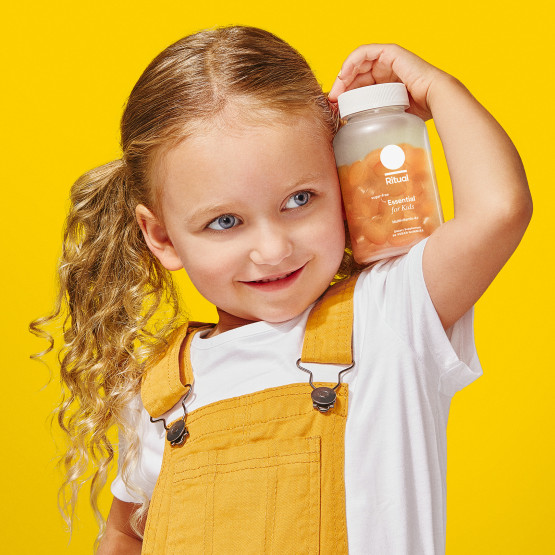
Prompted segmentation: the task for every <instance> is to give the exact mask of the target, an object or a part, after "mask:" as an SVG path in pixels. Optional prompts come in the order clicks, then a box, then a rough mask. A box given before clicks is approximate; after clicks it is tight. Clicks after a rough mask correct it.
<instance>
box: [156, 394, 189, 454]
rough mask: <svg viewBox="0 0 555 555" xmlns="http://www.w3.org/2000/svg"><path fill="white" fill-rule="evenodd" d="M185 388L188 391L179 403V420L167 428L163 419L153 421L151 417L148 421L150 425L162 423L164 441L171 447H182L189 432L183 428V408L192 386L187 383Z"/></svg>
mask: <svg viewBox="0 0 555 555" xmlns="http://www.w3.org/2000/svg"><path fill="white" fill-rule="evenodd" d="M185 387H189V389H188V390H187V393H185V397H183V400H182V401H181V406H182V407H183V416H182V417H181V418H180V419H179V420H177V421H175V422H174V423H173V424H172V425H171V426H169V427H168V426H167V425H166V420H165V419H164V418H157V419H156V420H154V419H153V418H152V416H151V417H150V421H151V422H152V423H155V422H163V423H164V429H165V430H166V432H167V433H166V439H167V440H168V441H169V442H170V444H171V446H172V447H177V446H179V445H183V443H184V442H185V440H186V439H187V436H188V435H189V430H188V429H187V427H186V426H185V419H186V418H187V407H185V401H186V400H187V397H189V394H190V393H191V390H192V389H193V386H192V385H191V384H190V383H188V384H185Z"/></svg>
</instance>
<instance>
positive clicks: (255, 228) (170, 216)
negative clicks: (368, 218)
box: [137, 119, 345, 334]
mask: <svg viewBox="0 0 555 555" xmlns="http://www.w3.org/2000/svg"><path fill="white" fill-rule="evenodd" d="M157 182H158V185H159V186H161V187H162V190H163V195H162V196H163V198H162V211H163V214H164V220H165V221H164V225H162V224H161V223H160V222H158V221H157V220H156V219H155V218H154V219H152V218H153V216H152V215H151V213H150V212H149V211H148V210H147V209H146V208H145V207H143V206H139V207H137V218H138V220H139V223H140V224H141V227H142V229H143V232H144V233H145V238H147V242H148V244H149V247H150V248H151V250H152V251H153V252H154V254H155V255H156V256H158V258H159V259H160V261H161V262H162V264H163V265H164V266H165V267H166V268H168V269H169V270H177V269H179V268H181V267H183V268H185V271H186V272H187V274H188V275H189V277H190V279H191V281H192V282H193V284H194V285H195V287H196V288H197V289H198V291H199V292H200V293H201V294H202V295H203V296H204V297H205V298H206V299H208V300H209V301H210V302H212V303H214V304H215V305H216V307H217V309H218V313H219V318H220V320H219V323H218V326H217V328H216V330H215V331H214V334H216V333H221V332H223V331H226V330H229V329H232V328H235V327H238V326H241V325H244V324H246V323H250V322H252V321H258V320H266V321H268V322H283V321H285V320H289V319H291V318H293V317H295V316H297V315H299V314H301V313H302V312H303V311H304V310H305V309H306V308H307V307H308V306H309V305H310V304H311V303H312V302H314V301H315V300H316V299H317V298H318V297H319V296H320V295H321V294H322V293H323V292H324V291H325V289H326V288H327V287H328V285H329V283H330V281H331V280H332V279H333V277H334V275H335V274H336V272H337V270H338V268H339V265H340V263H341V260H342V257H343V252H344V248H345V232H344V226H343V211H342V204H341V194H340V189H339V183H338V178H337V172H336V168H335V161H334V157H333V152H332V150H331V148H330V145H329V140H327V139H326V138H325V136H324V134H323V133H322V131H321V130H320V129H319V127H318V126H317V125H316V123H315V122H313V121H311V120H308V119H306V120H305V119H295V120H293V119H291V124H288V125H285V124H279V125H272V126H263V125H248V124H245V123H243V124H241V123H237V125H233V126H231V125H226V126H225V127H222V126H219V127H218V126H215V125H214V126H212V125H211V126H210V127H208V128H207V129H206V131H205V132H203V133H201V134H198V133H197V134H196V135H194V136H193V137H191V138H189V139H187V140H185V141H183V142H182V143H181V144H180V145H179V146H177V147H176V148H175V149H173V150H171V151H170V152H169V153H168V154H166V155H165V156H164V158H163V159H162V161H161V163H160V165H159V168H158V170H157ZM141 221H142V222H143V223H141Z"/></svg>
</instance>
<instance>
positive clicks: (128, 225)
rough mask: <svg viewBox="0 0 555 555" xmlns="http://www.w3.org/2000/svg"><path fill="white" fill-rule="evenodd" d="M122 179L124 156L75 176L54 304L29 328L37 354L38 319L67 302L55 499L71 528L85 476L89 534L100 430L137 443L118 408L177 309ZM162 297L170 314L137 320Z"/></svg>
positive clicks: (104, 467)
mask: <svg viewBox="0 0 555 555" xmlns="http://www.w3.org/2000/svg"><path fill="white" fill-rule="evenodd" d="M127 181H128V180H127V175H126V166H125V164H124V162H123V161H122V160H116V161H113V162H109V163H107V164H105V165H103V166H100V167H98V168H95V169H93V170H91V171H89V172H87V173H85V174H84V175H83V176H81V177H80V178H79V179H78V180H77V181H76V182H75V184H74V185H73V187H72V189H71V208H70V211H69V214H68V216H67V219H66V222H65V228H64V238H63V248H62V255H61V258H60V261H59V269H58V270H59V292H58V296H57V300H56V304H55V308H54V311H53V312H52V314H50V315H49V316H47V317H45V318H39V319H37V320H34V321H33V322H31V324H30V331H31V332H32V333H34V334H35V335H37V336H40V337H43V338H46V339H48V341H49V342H50V347H49V348H48V349H47V350H46V351H43V352H42V353H39V354H38V355H33V356H32V358H37V357H38V356H41V355H44V354H46V353H48V352H49V351H50V350H52V348H53V346H54V340H53V338H52V336H51V335H50V334H49V333H47V332H46V331H44V330H43V329H41V328H43V327H44V326H45V325H46V324H47V323H48V322H50V321H51V320H54V319H55V318H57V317H59V316H60V315H61V312H62V305H64V308H67V316H66V318H65V319H64V322H63V339H64V345H63V351H62V352H61V353H60V357H59V358H60V367H61V368H60V378H61V382H62V388H63V398H62V401H61V402H60V404H59V406H58V408H57V410H56V415H57V421H58V423H59V425H60V427H61V428H62V430H63V431H64V432H65V433H66V434H67V440H68V444H69V446H68V447H69V448H68V450H67V452H66V453H65V454H64V455H63V457H62V458H61V459H60V461H59V464H60V466H61V467H62V468H63V470H64V474H65V481H64V482H63V484H62V486H61V488H60V491H59V497H58V503H59V507H60V510H61V512H62V514H63V515H64V518H65V520H66V522H67V524H68V525H69V527H70V528H71V524H72V521H73V517H74V512H75V505H76V502H77V497H78V493H79V490H80V488H81V486H82V484H83V483H84V482H86V481H89V480H90V500H91V504H92V507H93V510H94V512H95V516H96V518H97V521H98V523H99V527H100V534H99V537H100V535H101V534H102V532H103V529H104V520H103V518H102V516H101V514H100V511H99V509H98V495H99V493H100V491H101V490H102V488H103V486H104V485H105V483H106V479H107V475H108V471H109V468H110V465H111V462H112V460H113V457H114V448H113V446H112V443H111V442H110V440H109V439H108V430H109V429H110V427H111V426H112V425H113V424H118V425H119V427H120V430H122V432H123V433H124V437H125V441H126V443H127V444H128V445H132V446H136V445H137V441H136V440H137V438H136V437H135V434H134V432H133V427H132V426H130V425H129V422H128V419H129V414H128V411H126V408H127V407H129V406H130V405H131V404H132V401H133V398H134V397H135V396H136V395H137V394H138V392H139V389H140V380H141V377H142V374H143V372H144V367H145V363H146V361H147V360H150V359H151V357H156V356H157V355H158V354H160V353H161V351H162V350H163V348H164V347H165V345H166V344H167V340H166V339H167V337H168V336H169V334H170V333H171V331H172V330H173V329H175V327H176V326H177V325H178V322H177V320H178V314H179V300H178V295H177V291H176V289H175V286H174V284H173V281H172V277H171V274H170V272H168V271H167V270H166V269H165V268H164V267H163V266H162V265H161V264H160V262H159V261H158V259H157V258H156V257H155V256H153V255H152V254H151V252H150V251H149V249H148V247H147V245H146V243H145V241H144V239H143V236H142V233H141V230H140V228H139V226H138V224H137V222H136V220H135V206H136V203H135V202H134V199H133V198H131V195H130V192H129V190H128V187H127V185H128V183H127ZM164 293H166V296H165V297H164ZM163 302H166V303H167V306H169V308H170V310H171V313H170V315H169V316H167V315H166V316H165V317H164V319H163V323H162V325H161V327H160V328H159V329H147V325H148V324H149V322H150V320H151V319H152V317H153V315H154V314H155V313H158V310H159V308H160V306H161V305H162V303H163ZM65 305H67V307H66V306H65ZM136 457H137V452H136V448H135V449H130V450H128V451H127V452H126V455H125V458H124V461H123V464H124V466H126V465H127V466H129V464H131V463H132V462H133V459H134V458H135V459H136ZM91 463H92V464H91ZM91 468H92V469H93V470H92V472H91ZM125 474H127V472H125Z"/></svg>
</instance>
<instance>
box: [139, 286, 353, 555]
mask: <svg viewBox="0 0 555 555" xmlns="http://www.w3.org/2000/svg"><path fill="white" fill-rule="evenodd" d="M355 282H356V278H351V279H349V280H347V281H342V282H339V283H337V284H335V285H334V286H332V287H330V288H329V289H328V291H327V292H326V294H325V295H324V296H323V297H322V298H321V299H320V301H319V302H318V303H317V304H316V305H315V307H314V308H313V310H312V311H311V313H310V315H309V318H308V321H307V326H306V330H305V336H304V344H303V351H302V355H301V361H302V362H309V363H310V362H319V363H328V364H340V365H350V364H351V363H352V347H351V337H352V321H353V307H352V295H353V289H354V285H355ZM202 329H206V326H201V327H194V326H192V325H189V326H187V324H185V325H184V326H182V327H180V328H179V329H178V330H176V333H175V334H174V336H173V337H172V338H171V339H170V344H169V347H168V349H167V351H166V353H165V355H164V357H163V358H162V359H161V360H160V362H158V363H157V364H156V365H154V366H152V368H150V369H149V370H148V371H147V373H146V375H145V379H144V381H143V384H142V389H141V396H142V399H143V404H144V406H145V408H146V409H147V411H148V412H149V414H150V415H151V417H152V418H158V417H159V416H160V415H162V414H164V413H165V412H167V411H168V410H169V409H171V408H172V407H173V406H174V405H175V404H176V403H178V402H179V401H180V400H181V399H182V398H183V396H184V395H186V394H187V392H188V390H189V388H188V387H186V385H185V384H192V383H193V373H192V368H191V363H190V358H189V346H190V344H191V339H192V337H193V336H194V334H195V333H197V332H198V331H200V330H202ZM184 340H185V341H184ZM303 375H304V374H303V373H302V372H299V378H301V376H303ZM299 381H301V379H300V380H299ZM314 385H315V387H318V386H327V387H330V388H334V387H336V385H337V384H336V383H317V384H314ZM312 391H313V388H312V387H311V385H310V384H309V383H308V379H305V380H302V383H298V384H293V385H285V386H281V387H273V388H269V389H264V390H262V391H258V392H256V393H251V394H247V395H241V396H239V397H233V398H231V399H224V400H221V401H218V402H215V403H212V404H209V405H206V406H203V407H200V408H198V409H196V410H194V411H193V412H191V413H189V414H187V415H186V422H185V424H186V427H187V429H188V432H189V435H188V436H186V438H185V440H184V442H183V443H182V444H181V445H175V446H172V445H171V444H170V442H169V441H166V442H165V447H164V455H163V461H162V468H161V471H160V475H159V478H158V481H157V483H156V487H155V489H154V493H153V496H152V500H151V503H150V506H149V510H148V518H147V522H146V527H145V534H144V541H143V548H142V553H145V554H156V555H159V554H172V553H178V554H182V553H187V554H193V555H196V554H207V553H213V554H215V555H221V554H228V553H233V554H238V553H240V554H250V553H252V554H266V553H267V554H273V553H276V554H280V555H283V554H290V553H303V554H312V553H314V554H315V553H322V554H334V555H341V554H346V553H348V548H347V524H346V518H345V483H344V460H345V453H344V445H345V441H344V440H345V423H346V419H347V401H348V386H347V384H341V385H339V387H337V388H336V390H335V391H336V394H337V400H336V402H335V405H334V407H333V408H332V409H330V410H329V411H328V412H319V410H316V409H315V408H314V407H313V403H312V400H311V393H312Z"/></svg>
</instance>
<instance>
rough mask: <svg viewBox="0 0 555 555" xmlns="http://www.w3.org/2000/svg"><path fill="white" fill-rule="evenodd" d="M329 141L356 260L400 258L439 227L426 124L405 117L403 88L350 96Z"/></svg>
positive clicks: (374, 88) (344, 97) (343, 99)
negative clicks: (334, 134)
mask: <svg viewBox="0 0 555 555" xmlns="http://www.w3.org/2000/svg"><path fill="white" fill-rule="evenodd" d="M338 104H339V113H340V115H341V117H342V119H344V120H346V123H345V125H343V126H342V127H341V129H339V131H338V132H337V134H336V136H335V139H334V141H333V148H334V152H335V161H336V164H337V171H338V174H339V181H340V183H341V192H342V195H343V202H344V205H345V212H346V214H347V222H348V224H349V232H350V236H351V244H352V248H353V256H354V258H355V260H356V261H357V262H358V263H360V264H366V263H369V262H372V261H374V260H378V259H380V258H387V257H390V256H397V255H399V254H403V253H405V252H408V250H409V249H410V248H411V247H412V246H413V245H415V244H416V243H418V242H419V241H420V240H422V239H423V238H424V237H427V236H428V235H430V234H431V233H432V231H434V229H436V228H437V227H439V226H440V225H441V224H442V223H443V213H442V210H441V202H440V199H439V193H438V190H437V184H436V178H435V172H434V166H433V162H432V155H431V152H430V141H429V138H428V132H427V130H426V124H425V123H424V121H423V120H422V119H421V118H419V117H418V116H415V115H413V114H408V113H407V112H405V110H406V108H408V106H409V99H408V94H407V89H406V87H405V85H404V84H403V83H383V84H379V85H370V86H368V87H361V88H358V89H354V90H352V91H347V92H345V93H343V94H341V95H339V98H338Z"/></svg>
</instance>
